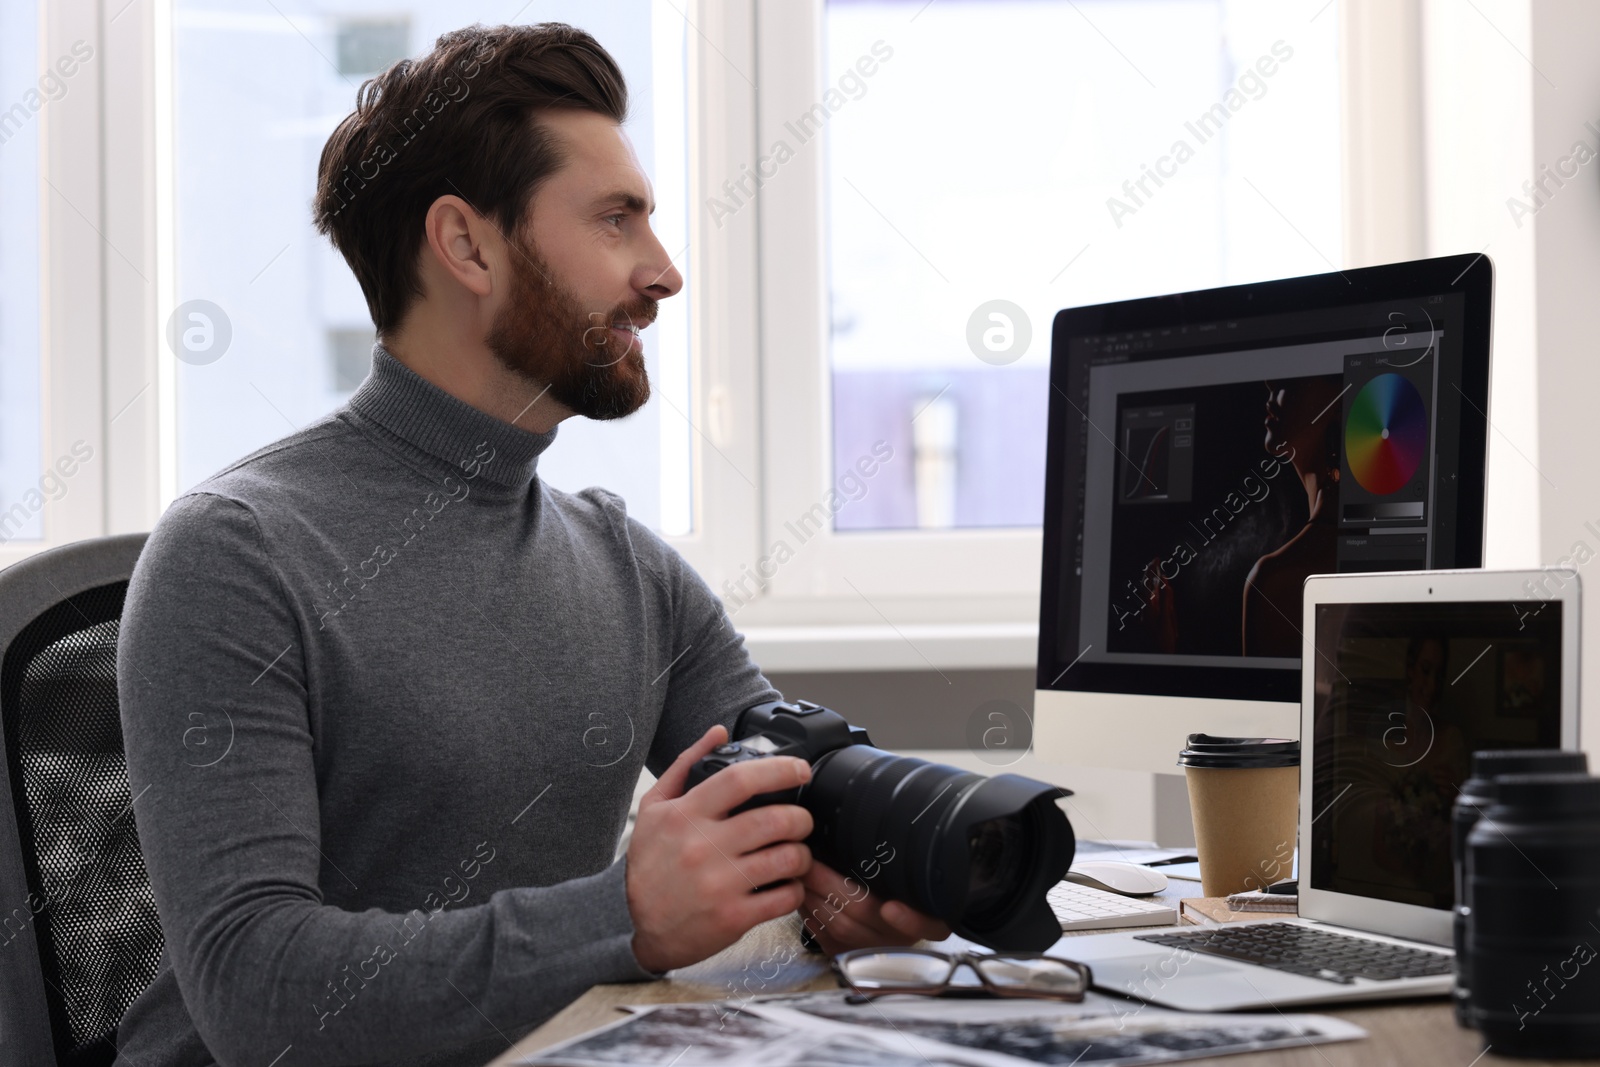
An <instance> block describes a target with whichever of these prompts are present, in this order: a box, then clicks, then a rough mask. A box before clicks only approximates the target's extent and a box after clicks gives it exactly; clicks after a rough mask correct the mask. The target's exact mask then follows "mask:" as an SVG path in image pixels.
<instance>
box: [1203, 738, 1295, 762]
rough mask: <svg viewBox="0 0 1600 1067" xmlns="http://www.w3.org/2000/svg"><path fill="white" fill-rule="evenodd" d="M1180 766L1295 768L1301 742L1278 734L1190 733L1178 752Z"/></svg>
mask: <svg viewBox="0 0 1600 1067" xmlns="http://www.w3.org/2000/svg"><path fill="white" fill-rule="evenodd" d="M1178 766H1180V767H1212V768H1218V769H1229V768H1237V767H1298V766H1300V742H1299V741H1289V740H1286V739H1285V738H1281V737H1212V736H1211V735H1210V734H1190V735H1189V740H1188V747H1186V748H1185V749H1184V750H1183V751H1182V752H1180V753H1178Z"/></svg>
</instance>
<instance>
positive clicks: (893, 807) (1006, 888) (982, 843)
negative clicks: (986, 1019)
mask: <svg viewBox="0 0 1600 1067" xmlns="http://www.w3.org/2000/svg"><path fill="white" fill-rule="evenodd" d="M733 733H734V736H733V737H732V738H731V739H730V740H729V741H728V743H727V744H724V745H720V746H718V747H717V748H716V749H714V750H712V751H711V753H709V754H708V755H706V756H704V757H702V758H701V759H700V760H698V761H697V762H696V763H695V764H694V766H693V767H691V768H690V769H689V787H690V788H693V787H694V786H696V785H698V784H700V783H701V782H703V781H705V780H706V779H707V778H710V777H711V776H712V775H714V774H717V773H719V772H721V771H723V770H726V769H727V768H729V767H732V766H736V765H737V764H740V763H747V762H750V761H751V760H759V759H770V758H771V757H773V756H794V757H797V758H799V759H803V760H805V761H807V762H808V763H810V764H811V768H812V775H811V781H810V782H808V783H807V784H806V785H803V786H799V787H797V788H795V789H788V790H781V791H778V792H773V793H763V794H760V795H757V796H755V797H752V798H751V799H750V800H748V801H746V802H745V803H744V804H741V805H740V806H739V807H738V808H735V809H734V813H735V814H736V813H738V812H741V811H747V810H749V809H751V808H756V807H761V806H764V805H767V804H797V805H799V806H801V807H803V808H805V809H806V810H807V811H809V812H810V813H811V817H812V824H813V830H812V833H811V836H810V837H808V838H807V839H806V844H807V845H808V846H809V847H810V849H811V853H812V855H813V856H814V857H815V858H816V859H817V860H818V861H820V862H822V863H825V864H827V865H828V866H829V867H832V868H833V869H834V870H836V871H838V872H840V873H841V874H844V875H847V876H851V877H854V878H856V879H858V880H860V881H862V882H865V883H866V884H867V886H868V888H870V889H872V890H875V891H877V892H878V893H879V895H880V896H882V897H884V898H886V899H889V900H901V901H904V902H906V903H908V904H910V905H911V906H912V907H915V908H917V909H918V910H919V911H922V912H924V913H925V914H928V915H933V916H936V917H938V918H941V919H943V920H945V921H946V922H948V923H949V924H950V927H951V929H953V930H954V931H955V932H956V933H957V934H960V935H961V936H962V937H965V938H967V939H969V940H972V941H976V942H978V943H979V944H983V945H987V946H989V947H991V948H995V949H999V950H1002V951H1024V950H1027V951H1042V950H1043V949H1045V948H1047V947H1049V946H1050V945H1052V944H1054V943H1055V941H1056V940H1057V939H1058V938H1059V937H1060V936H1061V926H1060V923H1059V922H1058V921H1057V919H1056V917H1055V913H1054V911H1053V910H1052V909H1051V907H1050V905H1049V902H1048V901H1047V900H1046V899H1045V894H1046V893H1047V892H1048V891H1049V889H1050V888H1051V887H1053V886H1054V885H1055V884H1056V883H1058V882H1059V881H1061V879H1062V878H1063V877H1064V876H1065V875H1066V872H1067V868H1068V867H1069V866H1070V865H1071V863H1072V855H1073V852H1074V850H1075V845H1076V839H1075V837H1074V835H1073V832H1072V825H1071V823H1069V822H1068V821H1067V817H1066V815H1065V813H1063V812H1062V811H1061V809H1060V808H1059V807H1058V806H1057V805H1056V804H1055V800H1056V798H1058V797H1062V796H1069V795H1071V790H1067V789H1062V788H1060V787H1059V786H1054V785H1049V784H1047V783H1044V782H1038V781H1034V780H1033V779H1030V778H1023V777H1021V776H1019V775H1014V774H1001V775H996V776H994V777H992V778H986V777H984V776H982V775H978V774H971V773H969V772H967V771H962V770H958V769H956V768H954V767H947V766H944V765H942V764H937V763H929V762H928V761H926V760H920V759H916V758H914V757H910V756H897V755H894V754H893V753H890V752H885V751H883V750H882V749H879V748H875V747H873V745H872V742H871V739H870V738H868V736H867V732H866V731H865V730H863V729H861V728H860V727H858V726H852V725H850V723H849V722H847V721H846V720H845V718H844V717H843V716H842V715H840V714H839V713H838V712H836V711H833V710H831V709H829V708H825V707H822V706H820V705H818V704H813V703H811V702H809V701H796V702H794V703H789V702H786V701H774V702H772V703H768V704H758V705H756V706H755V707H752V708H747V709H745V711H743V712H742V713H740V715H739V719H738V721H737V722H736V723H735V724H734V731H733ZM818 919H819V921H820V920H822V919H823V917H822V916H818Z"/></svg>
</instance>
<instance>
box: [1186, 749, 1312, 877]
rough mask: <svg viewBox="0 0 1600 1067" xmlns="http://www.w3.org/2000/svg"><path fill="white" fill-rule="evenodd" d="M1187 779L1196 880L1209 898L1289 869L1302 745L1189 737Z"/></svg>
mask: <svg viewBox="0 0 1600 1067" xmlns="http://www.w3.org/2000/svg"><path fill="white" fill-rule="evenodd" d="M1178 766H1180V767H1182V768H1183V769H1184V778H1185V779H1186V780H1187V781H1188V784H1189V810H1190V812H1191V814H1192V815H1193V818H1194V840H1195V852H1196V853H1197V854H1198V855H1199V857H1200V885H1201V888H1202V890H1203V891H1204V893H1205V895H1206V896H1208V897H1224V896H1227V895H1228V894H1229V893H1243V892H1247V891H1250V890H1261V889H1265V888H1266V887H1267V886H1269V885H1271V884H1272V883H1274V882H1280V881H1282V880H1283V879H1285V878H1288V877H1289V876H1290V874H1291V872H1292V871H1293V869H1294V847H1295V828H1296V824H1297V822H1298V820H1299V808H1300V742H1298V741H1288V740H1283V739H1279V738H1261V737H1212V736H1210V735H1208V734H1190V735H1189V741H1188V746H1187V747H1186V748H1185V749H1184V750H1183V752H1182V753H1180V754H1179V756H1178Z"/></svg>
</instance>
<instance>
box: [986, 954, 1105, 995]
mask: <svg viewBox="0 0 1600 1067" xmlns="http://www.w3.org/2000/svg"><path fill="white" fill-rule="evenodd" d="M977 965H978V967H979V968H980V969H981V970H982V971H983V976H984V977H985V978H987V979H989V981H991V982H993V983H994V984H995V985H996V986H998V987H999V988H1001V989H1014V990H1017V991H1018V992H1027V993H1082V992H1083V991H1084V979H1083V972H1082V971H1081V970H1079V969H1078V968H1077V967H1075V966H1073V965H1072V964H1070V963H1068V962H1066V961H1065V960H1051V959H1019V958H1017V957H1015V956H982V957H979V958H978V960H977Z"/></svg>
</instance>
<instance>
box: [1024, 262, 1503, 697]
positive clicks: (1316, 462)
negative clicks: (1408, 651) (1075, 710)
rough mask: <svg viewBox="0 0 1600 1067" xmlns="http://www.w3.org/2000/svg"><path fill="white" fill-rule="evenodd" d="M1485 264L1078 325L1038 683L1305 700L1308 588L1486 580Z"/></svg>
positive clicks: (1065, 386) (1067, 336)
mask: <svg viewBox="0 0 1600 1067" xmlns="http://www.w3.org/2000/svg"><path fill="white" fill-rule="evenodd" d="M1468 260H1469V257H1458V258H1457V259H1454V260H1449V261H1428V262H1426V263H1422V264H1403V265H1399V266H1394V267H1380V268H1369V269H1367V270H1358V271H1348V272H1344V273H1343V274H1332V275H1326V276H1318V277H1316V278H1301V279H1291V280H1288V281H1283V282H1273V283H1266V284H1263V285H1259V286H1239V287H1234V288H1231V289H1221V290H1210V291H1207V292H1202V293H1191V294H1184V295H1183V296H1178V297H1169V298H1158V299H1153V300H1141V301H1128V302H1126V303H1123V304H1114V305H1104V306H1101V307H1097V308H1085V309H1072V310H1068V311H1064V312H1062V313H1061V314H1060V315H1059V316H1058V317H1057V321H1056V333H1055V337H1054V344H1053V349H1052V365H1051V379H1052V380H1051V385H1052V395H1051V398H1050V399H1051V411H1050V445H1049V457H1048V463H1047V467H1048V471H1049V473H1048V477H1049V484H1048V485H1047V487H1046V508H1047V513H1046V524H1045V525H1046V529H1045V554H1046V556H1045V582H1044V591H1043V597H1042V608H1041V615H1040V621H1041V626H1040V631H1041V635H1040V636H1041V640H1040V665H1039V666H1040V669H1039V687H1040V688H1042V689H1049V688H1055V689H1078V690H1086V691H1099V692H1127V693H1152V694H1157V695H1178V696H1195V697H1215V698H1224V699H1244V700H1277V701H1285V702H1294V701H1298V699H1299V667H1300V656H1299V650H1300V647H1301V635H1300V609H1301V587H1302V585H1303V583H1304V582H1305V579H1306V578H1307V577H1308V576H1310V575H1312V574H1327V573H1337V572H1347V571H1383V570H1418V569H1424V568H1446V567H1472V566H1478V565H1480V564H1481V562H1482V560H1481V555H1482V524H1483V470H1484V459H1485V414H1484V412H1485V410H1486V408H1487V402H1486V400H1485V393H1486V391H1487V381H1488V306H1487V305H1488V285H1489V278H1488V266H1487V261H1483V260H1480V262H1481V263H1482V267H1481V269H1474V266H1473V264H1471V263H1469V262H1468ZM1443 263H1449V264H1450V268H1449V269H1448V270H1445V269H1440V264H1443ZM1463 268H1466V269H1465V270H1464V269H1463ZM1452 274H1454V275H1458V276H1460V277H1459V278H1458V279H1457V280H1456V282H1455V283H1453V284H1452V281H1451V275H1452Z"/></svg>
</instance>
